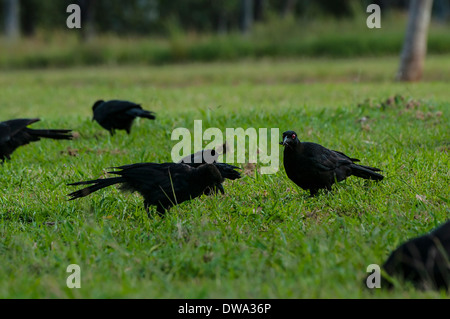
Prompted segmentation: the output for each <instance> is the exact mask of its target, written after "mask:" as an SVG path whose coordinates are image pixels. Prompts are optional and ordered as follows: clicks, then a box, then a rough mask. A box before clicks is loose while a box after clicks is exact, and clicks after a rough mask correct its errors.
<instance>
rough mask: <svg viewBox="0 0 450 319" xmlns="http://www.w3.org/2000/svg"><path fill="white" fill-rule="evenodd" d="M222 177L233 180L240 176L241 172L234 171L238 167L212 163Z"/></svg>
mask: <svg viewBox="0 0 450 319" xmlns="http://www.w3.org/2000/svg"><path fill="white" fill-rule="evenodd" d="M214 165H215V166H216V167H217V169H218V170H219V172H220V174H221V175H222V177H223V178H227V179H231V180H235V179H238V178H241V174H240V173H239V172H238V171H236V170H235V169H238V168H239V167H237V166H233V165H230V164H226V163H214Z"/></svg>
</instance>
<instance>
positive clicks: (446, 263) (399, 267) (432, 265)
mask: <svg viewBox="0 0 450 319" xmlns="http://www.w3.org/2000/svg"><path fill="white" fill-rule="evenodd" d="M383 268H384V270H385V271H386V272H387V274H388V275H389V276H391V277H394V278H395V277H397V279H400V280H401V281H410V282H412V283H413V284H414V285H415V286H416V287H417V288H422V289H445V290H448V289H449V288H450V221H447V222H446V223H444V224H443V225H441V226H440V227H438V228H436V229H435V230H433V231H432V232H430V233H428V234H426V235H423V236H420V237H416V238H413V239H410V240H409V241H407V242H405V243H403V244H402V245H400V246H399V247H398V248H397V249H395V250H394V251H393V252H392V253H391V255H390V256H389V258H388V259H387V260H386V262H385V263H384V265H383ZM381 286H382V287H388V288H392V287H393V285H392V283H391V282H390V281H389V280H388V279H386V278H384V277H382V281H381Z"/></svg>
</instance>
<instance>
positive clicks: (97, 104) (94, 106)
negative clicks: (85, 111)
mask: <svg viewBox="0 0 450 319" xmlns="http://www.w3.org/2000/svg"><path fill="white" fill-rule="evenodd" d="M103 102H105V101H103V100H98V101H96V102H95V103H94V105H92V112H95V109H96V108H97V107H99V106H100V104H102V103H103ZM94 117H95V116H94ZM94 117H93V118H92V120H94Z"/></svg>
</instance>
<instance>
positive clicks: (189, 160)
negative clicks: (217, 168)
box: [178, 149, 220, 167]
mask: <svg viewBox="0 0 450 319" xmlns="http://www.w3.org/2000/svg"><path fill="white" fill-rule="evenodd" d="M219 155H220V154H219V153H217V152H216V151H215V150H210V149H208V150H201V151H198V152H196V153H193V154H191V155H188V156H185V157H183V158H182V159H181V160H180V161H179V162H178V163H185V164H188V165H190V166H192V167H198V166H200V165H202V164H205V163H208V164H212V163H215V162H216V161H217V158H218V157H219Z"/></svg>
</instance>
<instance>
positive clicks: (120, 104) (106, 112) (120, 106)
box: [94, 100, 142, 121]
mask: <svg viewBox="0 0 450 319" xmlns="http://www.w3.org/2000/svg"><path fill="white" fill-rule="evenodd" d="M134 108H138V109H142V107H141V106H140V105H139V104H136V103H133V102H129V101H121V100H111V101H106V102H104V103H103V104H101V105H100V106H99V107H98V108H96V109H95V111H94V117H95V118H96V119H97V120H98V121H103V120H105V119H106V118H107V117H109V116H111V115H113V116H114V114H120V113H124V112H126V111H128V110H131V109H134Z"/></svg>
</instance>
